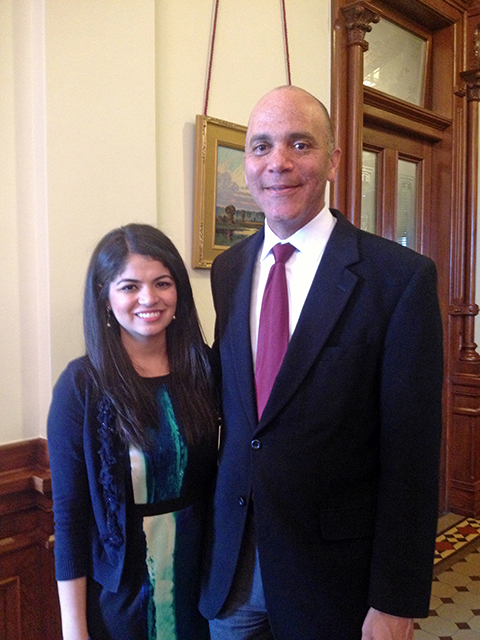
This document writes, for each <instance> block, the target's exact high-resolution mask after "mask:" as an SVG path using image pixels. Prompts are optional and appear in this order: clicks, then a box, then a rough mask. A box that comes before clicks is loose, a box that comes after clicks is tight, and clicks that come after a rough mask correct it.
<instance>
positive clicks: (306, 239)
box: [260, 206, 336, 262]
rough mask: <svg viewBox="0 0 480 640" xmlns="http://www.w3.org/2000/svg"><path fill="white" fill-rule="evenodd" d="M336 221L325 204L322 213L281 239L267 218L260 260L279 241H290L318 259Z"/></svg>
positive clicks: (303, 251)
mask: <svg viewBox="0 0 480 640" xmlns="http://www.w3.org/2000/svg"><path fill="white" fill-rule="evenodd" d="M335 223H336V219H335V217H334V216H333V215H332V213H331V211H330V209H329V208H328V207H327V206H325V207H323V209H322V210H321V211H320V213H318V214H317V215H316V216H315V218H313V219H312V220H310V222H307V224H306V225H304V226H303V227H302V228H301V229H299V230H298V231H296V232H295V233H294V234H293V235H291V236H290V237H289V238H285V240H280V238H279V237H278V236H277V235H275V233H274V232H273V231H272V230H271V229H270V227H269V226H268V222H267V220H265V238H264V241H263V247H262V250H261V252H260V262H262V261H263V260H265V258H266V257H267V256H268V255H269V254H270V252H271V250H272V249H273V247H274V246H275V245H276V244H278V243H279V242H283V243H285V242H289V243H290V244H293V246H294V247H295V249H297V251H300V252H301V253H304V254H305V255H306V256H307V257H309V258H312V259H313V260H315V259H317V258H318V256H319V255H320V253H321V252H322V251H323V250H324V248H325V245H326V244H327V241H328V239H329V238H330V234H331V233H332V230H333V227H334V226H335Z"/></svg>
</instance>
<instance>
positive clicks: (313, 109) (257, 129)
mask: <svg viewBox="0 0 480 640" xmlns="http://www.w3.org/2000/svg"><path fill="white" fill-rule="evenodd" d="M339 160H340V149H335V145H334V142H333V134H332V126H331V123H330V117H329V115H328V112H327V110H326V109H325V107H324V105H323V104H322V103H321V102H320V101H319V100H317V99H316V98H315V97H314V96H312V95H311V94H310V93H308V92H307V91H304V90H303V89H299V88H298V87H291V86H286V87H278V88H277V89H273V91H270V92H269V93H267V94H266V95H265V96H263V98H262V99H261V100H259V102H258V103H257V104H256V105H255V107H254V108H253V111H252V113H251V115H250V120H249V122H248V129H247V137H246V143H245V180H246V183H247V185H248V187H249V189H250V192H251V194H252V196H253V198H254V199H255V201H256V202H257V204H258V205H259V206H260V208H261V209H262V211H263V212H264V213H265V216H266V218H267V222H268V225H269V227H270V228H271V229H272V231H274V233H276V234H277V235H278V236H279V237H280V238H287V237H289V235H292V234H293V233H295V232H296V231H297V230H298V229H300V228H301V227H302V226H304V225H305V224H307V223H308V222H309V221H310V220H312V219H313V218H314V217H315V216H316V215H317V214H318V213H319V212H320V211H321V209H322V208H323V207H324V205H325V187H326V184H327V182H328V181H329V182H332V181H333V180H334V178H335V174H336V171H337V167H338V163H339Z"/></svg>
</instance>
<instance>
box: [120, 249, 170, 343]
mask: <svg viewBox="0 0 480 640" xmlns="http://www.w3.org/2000/svg"><path fill="white" fill-rule="evenodd" d="M108 299H109V303H110V307H111V310H112V313H113V315H114V316H115V318H116V319H117V321H118V324H119V325H120V330H121V335H122V339H125V338H128V337H129V336H130V337H131V338H133V339H134V340H136V341H139V342H145V341H147V340H152V339H159V338H163V339H164V338H165V329H166V328H167V327H168V325H169V324H170V322H171V321H172V319H173V316H174V315H175V309H176V306H177V288H176V286H175V282H174V280H173V278H172V276H171V274H170V271H169V270H168V269H167V267H166V266H165V265H164V264H163V263H162V262H160V261H159V260H154V259H153V258H149V257H147V256H143V255H139V254H137V253H133V254H130V256H129V257H128V259H127V262H126V264H125V268H124V269H123V271H122V272H121V273H120V274H118V276H117V277H115V278H114V279H113V281H112V283H111V284H110V287H109V295H108Z"/></svg>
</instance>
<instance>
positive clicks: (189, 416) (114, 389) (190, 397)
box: [83, 224, 218, 447]
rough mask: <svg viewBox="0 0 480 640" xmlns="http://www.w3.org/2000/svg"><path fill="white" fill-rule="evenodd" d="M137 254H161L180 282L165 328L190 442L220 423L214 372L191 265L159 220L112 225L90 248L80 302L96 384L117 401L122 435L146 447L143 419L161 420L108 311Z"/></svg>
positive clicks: (179, 408)
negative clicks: (113, 288)
mask: <svg viewBox="0 0 480 640" xmlns="http://www.w3.org/2000/svg"><path fill="white" fill-rule="evenodd" d="M132 254H139V255H143V256H148V257H149V258H152V259H154V260H159V261H160V262H161V263H162V264H163V265H165V267H167V269H168V270H169V271H170V274H171V276H172V278H173V280H174V282H175V286H176V289H177V306H176V310H175V316H176V319H174V320H172V321H171V322H170V324H169V325H168V327H167V329H166V339H167V355H168V360H169V366H170V374H171V378H170V379H171V389H172V394H173V398H172V400H173V403H174V407H175V411H176V414H177V417H178V419H179V422H180V424H182V425H183V428H184V430H185V437H186V440H187V442H189V443H193V442H200V441H202V440H204V439H205V438H206V437H209V436H210V437H211V436H212V434H214V432H215V429H216V427H217V416H218V412H217V407H216V401H215V395H214V388H213V376H212V372H211V367H210V363H209V360H208V355H207V349H206V346H205V343H204V340H203V335H202V330H201V328H200V323H199V320H198V316H197V311H196V308H195V303H194V300H193V293H192V288H191V285H190V280H189V278H188V274H187V270H186V268H185V265H184V263H183V260H182V258H181V257H180V254H179V253H178V251H177V249H176V248H175V245H174V244H173V243H172V241H171V240H170V239H169V238H167V236H166V235H165V234H164V233H162V232H161V231H159V230H158V229H156V228H155V227H151V226H150V225H146V224H128V225H126V226H124V227H120V228H118V229H114V230H113V231H110V233H107V235H106V236H104V237H103V238H102V240H100V242H99V243H98V245H97V246H96V248H95V250H94V252H93V255H92V257H91V259H90V264H89V267H88V271H87V278H86V283H85V297H84V303H83V328H84V335H85V346H86V353H87V357H88V363H89V369H90V372H91V374H92V376H93V379H94V381H95V384H96V387H97V389H98V390H99V391H100V393H101V394H102V395H103V396H104V397H107V398H108V399H109V400H110V402H111V403H112V404H113V406H114V408H115V411H116V414H117V416H118V419H117V426H118V429H119V433H120V435H121V436H122V438H123V439H124V440H125V441H126V442H128V443H134V444H136V445H138V446H141V447H148V444H149V443H148V437H147V434H146V429H145V426H146V425H149V424H150V425H151V424H152V422H153V424H158V408H157V402H156V398H154V397H153V395H152V392H151V390H150V388H149V385H148V384H147V383H146V382H145V380H144V379H142V378H141V377H140V376H139V374H138V373H137V372H136V371H135V369H134V366H133V364H132V362H131V360H130V358H129V356H128V354H127V352H126V350H125V348H124V346H123V344H122V341H121V337H120V326H119V324H118V322H117V321H116V319H115V317H114V316H113V314H111V315H110V312H109V311H108V310H107V309H108V298H109V288H110V284H111V282H112V281H113V280H114V279H115V278H116V276H118V275H119V274H120V273H121V272H122V271H123V270H124V268H125V265H126V262H127V260H128V257H129V256H130V255H132ZM108 325H110V326H108Z"/></svg>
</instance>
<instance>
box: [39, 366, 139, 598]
mask: <svg viewBox="0 0 480 640" xmlns="http://www.w3.org/2000/svg"><path fill="white" fill-rule="evenodd" d="M47 437H48V449H49V454H50V469H51V474H52V492H53V509H54V516H55V573H56V578H57V580H71V579H74V578H79V577H82V576H86V575H90V576H92V577H93V578H94V579H95V580H96V581H97V582H99V583H100V584H102V585H103V586H104V587H106V588H107V589H109V590H110V591H116V590H117V588H118V585H119V583H120V578H121V574H122V569H123V562H124V558H125V528H126V491H127V477H128V476H127V474H129V473H130V467H129V458H128V451H127V450H126V447H125V446H123V445H122V444H121V443H120V442H119V439H118V437H117V436H116V434H115V431H114V429H113V414H112V412H111V410H110V406H109V404H108V403H107V402H106V401H105V400H102V399H101V398H100V397H99V396H98V395H97V394H95V393H94V390H93V384H92V381H91V380H90V379H89V376H88V374H87V368H86V358H85V357H83V358H79V359H77V360H73V361H72V362H70V364H69V365H68V366H67V368H66V369H65V371H64V372H63V373H62V374H61V375H60V378H59V379H58V381H57V383H56V385H55V387H54V390H53V399H52V404H51V406H50V412H49V416H48V426H47Z"/></svg>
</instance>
